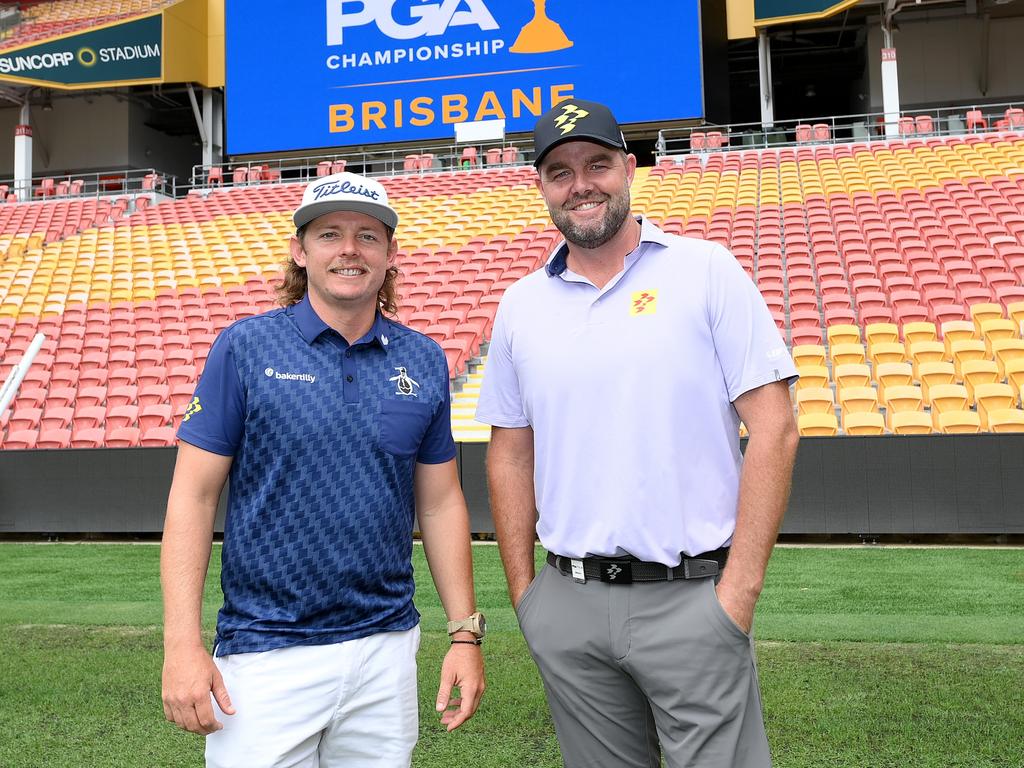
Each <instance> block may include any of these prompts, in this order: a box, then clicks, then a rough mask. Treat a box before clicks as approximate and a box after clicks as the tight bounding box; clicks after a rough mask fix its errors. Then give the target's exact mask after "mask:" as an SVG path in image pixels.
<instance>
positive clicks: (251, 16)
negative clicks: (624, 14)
mask: <svg viewBox="0 0 1024 768" xmlns="http://www.w3.org/2000/svg"><path fill="white" fill-rule="evenodd" d="M279 9H280V5H279V4H278V3H277V2H276V0H227V4H226V29H227V36H226V37H227V42H226V48H227V59H226V63H227V127H228V151H229V152H231V153H232V154H244V153H250V152H265V151H273V150H286V149H302V148H314V147H330V146H338V145H353V144H367V143H377V142H389V141H401V140H413V139H433V138H451V137H452V136H453V135H454V125H455V124H456V123H461V122H465V121H470V120H490V119H501V120H505V123H506V131H507V132H516V131H526V130H530V129H531V128H532V127H533V122H534V120H535V119H536V117H537V116H539V115H540V114H542V113H543V112H544V111H546V110H547V109H549V108H550V107H551V106H553V105H554V104H556V103H558V102H560V101H562V100H564V99H568V98H571V97H573V96H578V97H582V98H592V99H598V100H603V101H606V102H608V103H610V104H611V105H612V107H613V109H614V110H615V112H616V115H617V117H618V118H619V119H620V121H622V122H625V123H628V122H645V121H655V120H667V119H673V118H684V117H696V116H699V115H700V114H701V113H702V104H703V99H702V93H701V71H700V19H699V11H698V0H650V1H649V2H648V3H646V4H645V9H646V12H649V14H650V18H657V19H658V20H659V28H662V29H666V30H671V31H672V34H671V38H670V40H671V44H665V45H657V46H644V47H643V48H640V47H639V46H638V42H637V41H636V40H633V39H631V38H630V37H629V36H628V34H626V33H625V32H624V31H623V30H622V29H621V28H617V32H616V34H617V35H618V38H617V39H618V41H619V44H618V46H616V47H613V46H611V45H610V44H609V24H608V19H609V18H616V17H617V16H620V15H621V3H619V2H612V1H611V0H590V1H589V2H588V3H586V5H585V9H586V10H585V12H583V11H582V8H581V5H580V4H579V3H578V2H571V0H547V1H546V2H545V0H500V1H499V0H433V1H426V0H320V1H319V2H309V3H296V4H292V5H291V6H289V13H288V14H286V15H284V14H281V13H280V10H279ZM268 18H273V19H274V24H275V28H276V29H277V31H278V34H276V35H275V41H276V43H275V45H276V48H275V50H274V51H273V52H268V49H267V48H266V47H265V46H254V45H252V41H253V40H254V39H260V36H261V35H262V34H263V27H264V25H265V24H266V20H267V19H268ZM281 25H286V26H284V27H282V26H281ZM271 94H274V95H278V96H280V102H279V106H278V108H275V109H273V110H272V111H268V96H269V95H271Z"/></svg>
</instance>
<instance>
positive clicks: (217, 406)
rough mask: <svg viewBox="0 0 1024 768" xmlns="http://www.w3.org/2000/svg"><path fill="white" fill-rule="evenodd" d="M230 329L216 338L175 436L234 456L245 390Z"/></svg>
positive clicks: (242, 420) (239, 440) (242, 422)
mask: <svg viewBox="0 0 1024 768" xmlns="http://www.w3.org/2000/svg"><path fill="white" fill-rule="evenodd" d="M229 334H230V329H229V330H228V331H225V332H224V333H221V334H220V336H218V337H217V340H216V341H215V342H214V344H213V346H212V347H211V348H210V354H209V356H208V357H207V358H206V365H205V366H204V368H203V374H202V376H200V378H199V383H198V384H197V385H196V390H195V393H194V394H193V396H192V400H191V401H190V402H189V404H188V408H186V409H185V415H184V417H183V418H182V420H181V426H180V427H178V439H179V440H183V441H184V442H186V443H189V444H190V445H194V446H196V447H197V448H202V449H203V450H205V451H210V452H211V453H217V454H220V455H221V456H234V455H235V453H236V452H237V451H238V448H239V446H241V444H242V435H243V433H244V428H245V393H244V392H243V390H242V383H241V380H240V379H239V376H238V367H237V366H236V364H235V357H234V353H233V352H232V349H231V339H230V335H229Z"/></svg>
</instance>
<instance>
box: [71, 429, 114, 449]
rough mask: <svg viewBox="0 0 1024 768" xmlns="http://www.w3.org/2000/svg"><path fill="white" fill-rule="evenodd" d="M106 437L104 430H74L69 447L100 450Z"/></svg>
mask: <svg viewBox="0 0 1024 768" xmlns="http://www.w3.org/2000/svg"><path fill="white" fill-rule="evenodd" d="M106 437H107V433H106V430H104V429H102V428H87V429H76V430H74V431H72V433H71V447H72V448H101V447H102V446H103V443H104V441H105V440H106Z"/></svg>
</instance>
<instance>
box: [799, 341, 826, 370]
mask: <svg viewBox="0 0 1024 768" xmlns="http://www.w3.org/2000/svg"><path fill="white" fill-rule="evenodd" d="M793 362H794V363H795V364H796V366H797V367H798V368H799V367H801V366H804V365H825V348H824V347H823V346H821V345H820V344H798V345H796V346H794V347H793Z"/></svg>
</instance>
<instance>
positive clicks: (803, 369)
mask: <svg viewBox="0 0 1024 768" xmlns="http://www.w3.org/2000/svg"><path fill="white" fill-rule="evenodd" d="M796 372H797V373H798V374H800V378H799V379H798V380H797V382H796V388H797V389H798V390H800V389H805V388H811V389H817V388H820V387H827V386H828V385H829V379H828V368H826V367H825V366H823V365H804V366H800V367H798V368H797V369H796Z"/></svg>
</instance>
